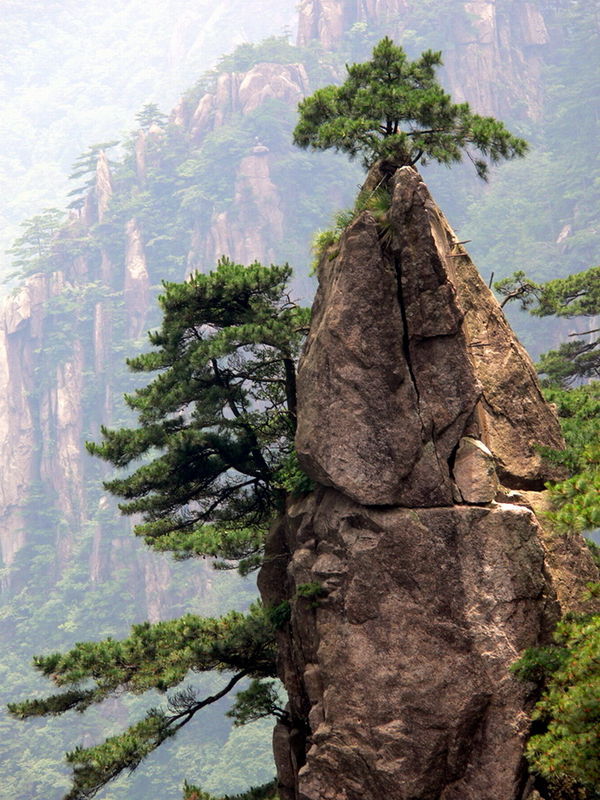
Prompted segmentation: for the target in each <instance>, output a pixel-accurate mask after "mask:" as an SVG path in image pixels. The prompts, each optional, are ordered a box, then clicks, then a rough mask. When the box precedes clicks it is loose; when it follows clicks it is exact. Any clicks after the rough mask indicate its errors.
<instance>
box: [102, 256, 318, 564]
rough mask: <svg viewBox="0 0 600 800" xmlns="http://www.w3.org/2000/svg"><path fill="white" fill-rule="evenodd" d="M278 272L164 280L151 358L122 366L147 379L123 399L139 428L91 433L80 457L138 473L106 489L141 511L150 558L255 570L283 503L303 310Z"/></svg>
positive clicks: (237, 269) (222, 272)
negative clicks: (160, 554) (196, 558)
mask: <svg viewBox="0 0 600 800" xmlns="http://www.w3.org/2000/svg"><path fill="white" fill-rule="evenodd" d="M290 274H291V270H290V268H289V267H288V266H287V265H286V266H282V267H279V266H271V267H264V266H262V265H260V264H258V263H254V264H251V265H250V266H249V267H243V266H241V265H240V264H234V263H233V262H231V261H229V260H228V259H222V260H221V261H220V262H219V264H218V266H217V269H216V270H215V271H214V272H212V273H209V274H207V275H204V274H196V275H194V276H192V277H191V278H190V279H189V280H188V281H187V282H185V283H166V284H164V286H165V293H164V294H163V295H162V297H161V298H160V303H161V306H162V310H163V314H164V318H163V323H162V327H161V328H160V330H158V331H156V332H154V333H151V334H150V341H151V343H152V345H153V348H154V349H153V350H152V352H150V353H146V354H144V355H141V356H139V357H137V358H134V359H131V360H130V361H128V364H129V366H130V368H131V369H133V370H135V371H137V372H158V375H157V376H156V377H155V378H154V380H152V381H151V382H150V383H149V384H148V385H147V386H145V387H144V388H142V389H138V390H137V391H136V392H135V393H134V394H132V395H130V396H127V397H126V401H127V403H128V405H129V406H130V407H131V408H132V409H133V410H134V411H135V412H136V413H137V415H138V419H139V427H137V428H125V429H121V430H109V429H106V428H103V429H102V435H103V442H102V443H100V444H94V443H91V444H88V449H89V451H90V452H91V453H93V454H96V455H99V456H100V457H101V458H103V459H105V460H107V461H109V462H111V463H112V464H114V465H115V466H116V467H129V466H130V465H132V464H133V462H135V461H137V460H140V459H141V465H139V466H137V467H136V468H135V469H134V471H133V472H132V473H131V474H129V475H128V476H127V477H117V478H114V479H113V480H110V481H108V482H107V483H106V484H105V485H106V488H107V489H108V490H109V491H110V492H112V493H113V494H115V495H117V496H119V497H122V498H124V501H125V502H123V503H122V504H121V506H120V508H121V510H122V511H123V513H125V514H142V517H143V520H144V521H143V522H142V523H141V524H139V525H137V526H136V533H137V534H139V535H141V536H143V537H144V538H145V540H146V542H147V543H148V544H150V545H151V546H152V547H154V548H156V549H158V550H172V551H174V552H175V554H176V556H179V557H182V558H185V557H188V556H193V555H200V556H210V557H213V558H218V559H222V560H223V561H224V562H225V564H222V565H225V566H226V565H231V563H232V562H235V561H237V562H239V565H240V567H241V569H242V571H247V570H248V569H251V568H252V567H254V566H256V565H257V564H258V563H259V562H260V554H261V551H262V542H263V538H264V534H265V530H266V527H268V524H269V522H270V520H271V519H272V516H273V513H274V511H275V510H276V509H277V508H278V507H280V504H281V502H282V500H283V496H284V491H283V488H282V487H283V483H282V481H284V480H285V470H286V465H287V464H289V462H290V459H291V458H292V454H293V444H292V442H293V436H294V431H295V425H296V398H295V395H296V386H295V360H296V358H297V355H298V351H299V348H300V345H301V342H302V339H303V336H304V332H305V330H306V326H307V324H308V313H309V311H308V309H304V308H300V307H298V306H297V305H296V304H295V303H293V302H292V301H291V299H290V296H289V294H288V293H287V290H286V288H285V287H286V282H287V281H288V279H289V277H290Z"/></svg>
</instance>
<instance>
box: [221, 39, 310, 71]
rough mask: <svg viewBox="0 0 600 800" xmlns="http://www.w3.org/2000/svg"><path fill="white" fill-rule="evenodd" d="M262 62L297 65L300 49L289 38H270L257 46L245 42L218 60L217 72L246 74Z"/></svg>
mask: <svg viewBox="0 0 600 800" xmlns="http://www.w3.org/2000/svg"><path fill="white" fill-rule="evenodd" d="M261 62H271V63H276V64H295V63H297V62H298V48H297V47H294V46H293V45H291V44H290V42H289V39H288V37H287V36H270V37H268V38H267V39H263V40H262V42H258V43H256V44H254V43H252V42H244V43H243V44H239V45H238V46H237V47H236V48H235V50H234V51H233V52H232V53H230V54H229V55H226V56H222V57H221V58H220V59H219V60H218V62H217V68H216V71H217V72H246V71H247V70H249V69H252V67H253V66H254V65H255V64H260V63H261Z"/></svg>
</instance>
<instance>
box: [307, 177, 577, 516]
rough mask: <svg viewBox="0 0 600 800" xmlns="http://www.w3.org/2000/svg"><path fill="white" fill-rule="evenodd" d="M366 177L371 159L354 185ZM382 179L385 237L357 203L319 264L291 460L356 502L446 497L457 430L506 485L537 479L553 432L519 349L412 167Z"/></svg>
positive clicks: (436, 501)
mask: <svg viewBox="0 0 600 800" xmlns="http://www.w3.org/2000/svg"><path fill="white" fill-rule="evenodd" d="M379 182H380V173H379V172H378V168H377V167H375V168H374V170H373V172H372V173H371V175H370V176H369V178H368V179H367V184H366V185H367V187H369V186H371V185H377V183H379ZM391 191H392V193H393V198H392V205H391V208H390V212H389V221H388V223H387V226H388V229H387V232H386V236H385V238H383V237H382V236H381V232H380V231H381V229H380V228H378V226H377V224H376V222H375V220H374V218H373V217H372V216H371V215H370V214H369V213H368V212H363V213H362V214H361V215H360V216H359V217H358V218H357V219H356V220H355V222H354V223H352V224H351V225H350V227H349V228H348V230H347V231H346V232H345V233H344V235H343V236H342V239H341V242H340V247H339V252H338V253H337V255H335V254H331V253H327V254H326V255H325V257H324V259H323V261H322V263H321V265H320V268H319V279H320V284H319V290H318V292H317V297H316V300H315V304H314V307H313V319H312V323H311V330H310V334H309V337H308V341H307V345H306V348H305V351H304V354H303V356H302V359H301V361H300V365H299V380H298V404H299V413H298V432H297V437H296V448H297V451H298V456H299V459H300V462H301V464H302V465H303V467H304V469H305V470H306V471H307V473H308V474H309V475H311V477H313V478H314V479H315V480H316V481H318V482H319V483H321V484H323V485H327V486H334V487H336V488H338V489H340V490H341V491H342V492H344V493H345V494H347V495H348V496H349V497H352V498H354V499H355V500H357V501H358V502H361V503H363V504H366V505H398V504H400V505H408V506H430V505H451V504H452V502H453V500H452V487H451V474H450V465H449V462H450V460H451V459H452V457H453V455H454V454H455V451H456V448H457V447H458V445H459V442H460V440H461V438H462V437H463V436H465V434H470V435H472V436H476V437H477V438H479V439H481V440H482V441H483V443H484V444H485V445H487V446H488V447H489V448H490V450H491V451H492V453H493V454H494V457H495V458H496V459H497V461H498V466H499V470H500V476H501V478H502V479H503V480H504V481H505V483H506V484H507V485H509V486H524V487H525V486H530V487H531V488H542V486H543V482H544V480H548V479H550V478H552V477H554V476H555V473H554V470H553V468H552V467H551V465H549V464H546V463H545V462H544V461H543V459H542V458H541V456H540V455H539V452H538V449H537V448H538V447H539V446H541V445H543V446H547V447H554V448H560V447H561V444H562V437H561V434H560V428H559V425H558V421H557V419H556V416H555V415H554V413H553V412H552V410H551V409H550V408H549V406H548V405H547V404H546V403H545V402H544V399H543V397H542V395H541V391H540V388H539V383H538V381H537V377H536V374H535V370H534V368H533V365H532V363H531V361H530V359H529V357H528V356H527V353H526V352H525V351H524V350H523V348H522V347H521V345H519V343H518V342H517V340H516V337H515V336H514V334H513V333H512V331H511V330H510V328H509V327H508V325H507V323H506V321H505V320H504V315H503V314H502V312H501V310H500V308H499V306H498V303H497V302H496V300H495V299H494V297H493V295H492V294H491V292H489V290H488V289H487V287H485V286H484V285H483V283H482V281H481V279H480V278H478V276H477V273H476V270H475V267H474V266H473V265H472V264H471V262H470V260H469V258H468V256H467V254H466V252H465V251H464V250H463V249H462V248H461V249H460V252H459V253H458V254H457V253H455V252H454V250H456V247H457V245H456V238H455V236H454V234H453V233H452V231H451V229H450V228H449V226H448V224H447V222H446V221H445V219H444V217H443V215H442V213H441V212H440V210H439V209H438V208H437V206H436V205H435V203H434V202H433V200H432V199H431V196H430V195H429V192H428V191H427V188H426V186H425V184H424V183H423V181H422V180H421V178H420V176H419V174H418V173H417V172H416V171H415V170H414V169H412V168H410V167H403V168H402V169H400V170H398V172H397V173H396V175H395V176H394V178H393V180H392V186H391ZM459 247H460V246H459ZM456 255H458V257H459V261H460V263H457V259H456V258H455V256H456ZM334 256H335V257H334ZM484 326H485V328H486V330H485V331H483V330H482V328H483V327H484ZM494 494H495V491H494V492H491V493H490V496H489V500H488V502H491V500H492V499H493V497H494Z"/></svg>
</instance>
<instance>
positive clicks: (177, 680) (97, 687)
mask: <svg viewBox="0 0 600 800" xmlns="http://www.w3.org/2000/svg"><path fill="white" fill-rule="evenodd" d="M34 665H35V667H36V669H37V670H38V671H39V672H41V673H42V674H43V675H45V676H46V677H48V678H50V679H51V680H52V681H53V682H54V683H55V684H56V685H57V686H59V687H64V688H65V691H63V692H62V693H60V694H57V695H53V696H50V697H48V698H45V699H34V700H26V701H24V702H22V703H13V704H10V705H9V711H10V713H11V714H12V715H13V716H15V717H18V718H20V719H26V718H28V717H38V716H48V715H55V714H62V713H64V712H66V711H69V710H76V711H80V712H81V711H84V710H85V709H86V708H88V707H89V706H90V705H92V704H94V703H100V702H102V701H103V700H105V699H106V698H108V697H111V696H116V695H118V694H120V693H122V692H123V691H126V692H131V693H133V694H141V693H143V692H146V691H148V690H150V689H156V690H158V691H160V692H166V691H168V690H169V689H172V688H174V687H180V685H181V684H182V683H183V682H184V681H185V680H186V679H187V678H188V677H189V676H190V674H193V673H198V672H206V671H209V670H216V671H217V672H219V673H221V672H228V673H231V674H230V675H229V676H228V678H227V679H226V680H225V681H224V682H223V685H222V687H221V688H220V689H219V690H218V691H216V692H215V693H214V694H212V695H210V696H208V697H199V696H198V693H197V691H196V690H195V689H194V687H193V686H191V685H187V686H183V688H178V689H177V691H174V692H173V693H172V694H170V695H169V696H168V703H167V706H166V708H152V709H150V710H149V711H148V712H147V713H146V716H145V717H144V718H143V719H141V720H139V721H138V722H136V723H135V724H133V725H131V726H130V727H129V728H127V729H126V730H125V731H123V732H122V733H120V734H118V735H116V736H111V737H109V738H108V739H106V741H104V742H102V743H101V744H99V745H94V746H92V747H85V748H84V747H78V748H76V749H75V750H74V751H72V752H71V753H68V754H67V761H68V762H69V763H70V764H71V766H72V768H73V784H72V788H71V791H70V792H69V793H68V794H67V795H66V796H65V800H88V798H91V797H94V795H95V794H96V793H97V792H98V791H99V790H100V789H101V788H102V787H103V786H105V785H106V784H107V783H108V782H109V781H111V780H113V779H114V778H116V777H117V776H118V775H119V774H120V773H121V772H123V771H124V770H133V769H135V768H136V767H137V766H138V765H139V763H140V762H141V761H142V759H144V758H145V757H146V756H147V755H149V754H150V753H151V752H152V751H153V750H155V749H156V748H157V747H158V746H159V745H160V744H161V743H162V742H164V741H165V740H166V739H168V738H170V737H172V736H174V735H175V734H176V733H177V732H178V731H179V730H181V728H182V727H184V726H185V725H187V723H188V722H190V721H191V720H192V719H193V718H194V716H195V715H196V714H197V713H198V712H199V711H201V710H202V709H203V708H205V707H206V706H208V705H210V704H212V703H214V702H216V701H217V700H220V699H221V698H222V697H224V696H225V695H227V694H228V693H229V692H230V691H231V690H232V689H233V688H234V687H235V686H236V685H237V684H238V683H239V682H240V681H241V680H242V679H243V678H246V677H251V678H253V679H254V681H253V683H252V686H255V687H261V682H260V678H264V677H273V676H274V675H275V630H274V627H273V624H272V622H271V619H270V616H269V614H268V613H266V612H265V610H264V609H263V608H262V606H261V605H260V604H258V603H257V604H255V605H254V606H252V607H251V608H250V610H249V612H248V613H247V614H241V613H239V612H236V611H232V612H230V613H229V614H226V615H225V616H223V617H220V618H219V619H204V618H201V617H196V616H194V615H192V614H186V615H185V616H183V617H181V618H179V619H175V620H170V621H168V622H159V623H155V624H150V623H149V622H144V623H142V624H140V625H134V626H133V628H132V632H131V636H130V637H129V638H128V639H125V640H122V641H115V640H113V639H106V640H105V641H102V642H82V643H80V644H77V645H75V647H74V648H73V649H72V650H70V651H69V652H68V653H64V654H63V653H53V654H51V655H48V656H39V657H37V658H36V659H35V660H34ZM270 685H271V682H267V683H266V687H267V689H268V687H269V686H270ZM82 686H84V687H85V688H82ZM258 691H259V693H260V695H261V697H262V696H263V695H264V694H265V692H264V691H262V687H261V688H260V689H259V690H258Z"/></svg>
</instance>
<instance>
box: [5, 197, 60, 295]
mask: <svg viewBox="0 0 600 800" xmlns="http://www.w3.org/2000/svg"><path fill="white" fill-rule="evenodd" d="M64 218H65V215H64V212H63V211H60V210H59V209H57V208H47V209H46V210H45V211H43V212H42V213H41V214H37V215H36V216H35V217H32V218H31V219H28V220H27V221H26V222H23V223H22V224H21V227H22V228H23V229H24V230H23V233H22V234H21V236H19V237H18V239H16V240H15V242H14V243H13V246H12V247H11V249H10V250H9V251H8V252H9V254H10V256H11V259H12V265H13V267H16V268H17V269H16V270H14V271H13V272H12V273H10V274H9V275H7V276H6V278H4V280H5V281H10V280H12V279H13V278H15V277H27V276H28V275H33V274H34V273H36V272H52V271H53V270H56V269H58V264H59V263H60V259H59V258H58V253H57V250H58V248H57V234H58V232H59V230H60V228H61V226H62V224H63V222H64Z"/></svg>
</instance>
